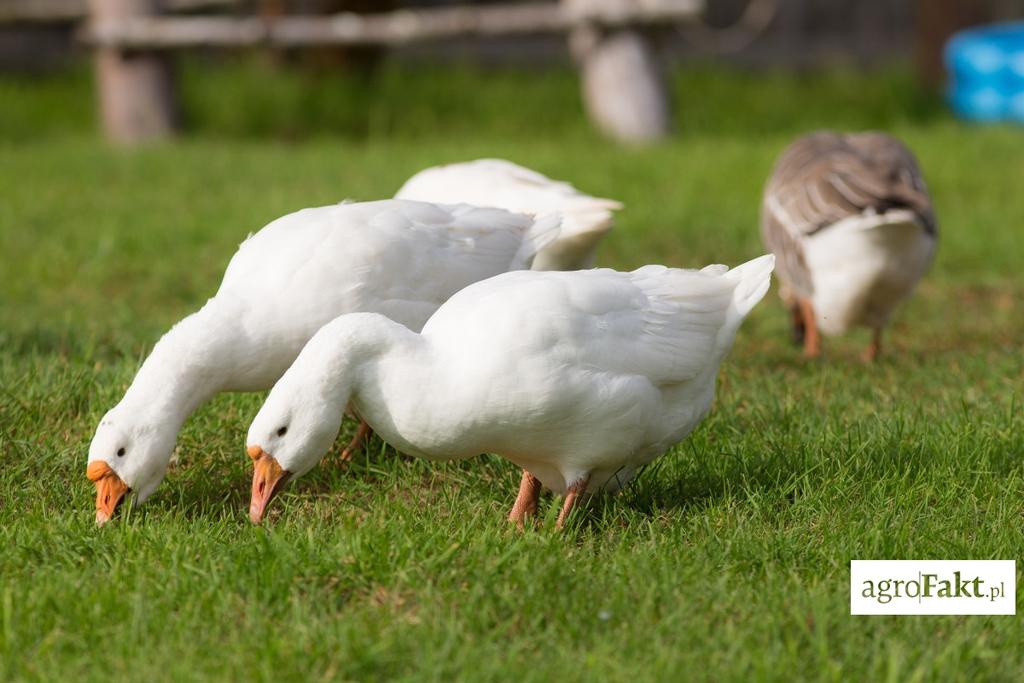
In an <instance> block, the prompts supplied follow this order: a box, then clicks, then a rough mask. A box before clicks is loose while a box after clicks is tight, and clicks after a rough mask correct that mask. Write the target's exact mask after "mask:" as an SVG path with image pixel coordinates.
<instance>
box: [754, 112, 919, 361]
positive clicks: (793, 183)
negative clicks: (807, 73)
mask: <svg viewBox="0 0 1024 683" xmlns="http://www.w3.org/2000/svg"><path fill="white" fill-rule="evenodd" d="M761 236H762V238H763V240H764V243H765V246H766V247H767V248H768V249H769V250H771V251H772V252H773V253H774V254H775V256H776V259H777V265H776V273H777V274H778V276H779V281H780V283H781V284H782V289H781V295H782V298H783V300H784V301H786V303H787V304H788V305H789V306H790V309H791V311H792V314H793V329H794V333H795V335H796V338H797V340H798V342H802V343H803V345H804V353H805V354H806V355H807V356H817V355H819V354H820V352H821V342H820V336H819V333H824V334H828V335H835V334H841V333H843V332H845V331H846V330H848V329H849V328H850V327H853V326H857V325H861V326H866V327H868V328H870V329H871V330H872V331H873V336H872V341H871V344H870V345H869V346H868V348H867V350H866V351H865V354H864V356H865V358H866V359H867V360H874V359H875V358H877V356H878V354H879V352H880V350H881V337H882V328H883V327H884V326H885V325H886V323H887V322H888V320H889V316H890V315H891V314H892V311H893V309H894V308H895V307H896V305H897V304H899V303H900V302H901V301H903V300H904V299H906V298H907V297H908V296H909V295H910V293H911V292H912V291H913V289H914V286H915V285H916V284H917V282H918V281H919V280H920V279H921V277H922V276H923V275H924V274H925V272H927V270H928V267H929V265H930V264H931V261H932V257H933V256H934V254H935V246H936V243H937V241H938V232H937V229H936V221H935V213H934V211H933V209H932V203H931V198H930V197H929V195H928V190H927V188H926V187H925V183H924V178H923V177H922V176H921V171H920V169H919V168H918V165H917V160H916V159H915V158H914V155H913V153H911V151H910V150H909V149H908V148H907V147H906V145H904V144H903V143H902V142H900V141H899V140H897V139H895V138H893V137H891V136H889V135H886V134H884V133H877V132H866V133H835V132H831V131H818V132H815V133H811V134H808V135H805V136H803V137H801V138H799V139H798V140H797V141H796V142H794V143H793V144H791V145H790V146H789V147H788V148H786V150H785V151H784V152H783V153H782V156H781V157H780V158H779V160H778V161H777V162H776V164H775V168H774V170H773V171H772V175H771V177H770V178H769V179H768V184H767V186H766V187H765V191H764V200H763V202H762V205H761Z"/></svg>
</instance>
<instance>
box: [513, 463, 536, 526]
mask: <svg viewBox="0 0 1024 683" xmlns="http://www.w3.org/2000/svg"><path fill="white" fill-rule="evenodd" d="M539 499H540V479H538V478H537V477H535V476H533V475H532V474H530V473H529V472H527V471H526V470H523V480H522V481H521V482H520V483H519V495H518V496H516V502H515V503H513V504H512V512H510V513H508V521H510V522H515V523H516V526H517V527H518V528H520V529H522V528H523V522H524V520H525V519H526V517H527V515H533V514H535V513H536V512H537V501H538V500H539Z"/></svg>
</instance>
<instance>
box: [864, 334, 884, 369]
mask: <svg viewBox="0 0 1024 683" xmlns="http://www.w3.org/2000/svg"><path fill="white" fill-rule="evenodd" d="M880 353H882V330H881V328H878V329H875V330H874V331H873V332H872V336H871V343H870V344H868V347H867V348H866V349H864V355H863V358H864V362H865V363H874V362H875V361H876V360H878V355H879V354H880Z"/></svg>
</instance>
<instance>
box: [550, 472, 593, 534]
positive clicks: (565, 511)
mask: <svg viewBox="0 0 1024 683" xmlns="http://www.w3.org/2000/svg"><path fill="white" fill-rule="evenodd" d="M589 481H590V475H587V476H585V477H583V478H582V479H580V480H579V481H577V482H576V483H575V484H573V485H572V486H570V487H569V490H568V492H567V493H566V494H565V502H564V503H562V511H561V512H559V513H558V521H557V522H555V527H556V528H558V529H561V528H562V527H564V526H565V520H566V519H568V518H569V513H571V512H572V509H573V508H574V507H576V501H577V500H578V499H579V497H580V494H581V493H583V492H584V491H586V490H587V482H589Z"/></svg>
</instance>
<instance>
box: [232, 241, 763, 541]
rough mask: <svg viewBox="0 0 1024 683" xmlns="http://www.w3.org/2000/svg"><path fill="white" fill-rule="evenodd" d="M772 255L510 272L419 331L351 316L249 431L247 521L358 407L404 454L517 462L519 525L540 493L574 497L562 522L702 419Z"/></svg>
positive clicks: (331, 331) (515, 514)
mask: <svg viewBox="0 0 1024 683" xmlns="http://www.w3.org/2000/svg"><path fill="white" fill-rule="evenodd" d="M774 262H775V257H774V256H772V255H770V254H769V255H767V256H762V257H760V258H757V259H754V260H753V261H750V262H749V263H746V264H744V265H742V266H739V267H738V268H735V269H733V270H728V269H727V268H726V267H725V266H708V267H707V268H705V269H703V270H701V271H692V270H677V269H671V268H666V267H664V266H646V267H644V268H640V269H639V270H636V271H633V272H631V273H620V272H616V271H614V270H604V269H602V270H588V271H576V272H534V271H530V272H525V271H524V272H518V273H507V274H504V275H499V276H496V277H493V278H491V279H489V280H485V281H483V282H479V283H477V284H475V285H471V286H470V287H467V288H466V289H464V290H462V291H461V292H459V293H458V294H456V295H455V296H454V297H452V298H451V299H450V300H449V301H448V302H447V303H446V304H444V305H443V306H441V308H440V309H438V311H437V313H435V314H434V315H433V316H432V317H431V318H430V320H429V321H428V322H427V324H426V325H425V326H424V327H423V331H422V333H419V334H417V333H416V332H413V331H411V330H409V329H408V328H407V327H404V326H402V325H400V324H398V323H396V322H394V321H391V320H388V319H387V318H385V317H384V316H381V315H375V314H365V313H359V314H352V315H344V316H341V317H339V318H338V319H337V320H335V321H333V322H331V323H330V324H328V325H327V326H325V327H324V328H323V329H322V330H320V331H319V332H318V333H317V334H316V335H315V336H314V337H313V338H312V339H311V340H310V342H309V343H308V344H307V345H306V347H305V348H304V349H303V350H302V353H300V354H299V357H298V358H297V359H296V361H295V364H294V365H292V367H291V368H289V370H288V372H286V373H285V374H284V376H283V377H282V378H281V379H280V381H278V383H277V384H276V385H275V386H274V388H273V389H272V390H271V392H270V395H269V397H268V398H267V401H266V403H264V405H263V407H262V408H261V409H260V411H259V413H258V414H257V416H256V419H255V420H254V421H253V423H252V425H251V426H250V428H249V436H248V447H247V450H248V453H249V455H250V457H252V458H253V461H254V474H253V486H252V502H251V505H250V509H249V514H250V517H251V519H252V520H253V522H257V523H258V522H259V521H260V520H261V519H262V517H263V515H264V512H265V510H266V506H267V504H268V503H269V502H270V500H271V499H272V498H273V496H274V494H275V493H276V492H277V491H278V490H279V489H280V487H281V485H282V484H283V483H284V482H285V481H287V480H288V479H289V478H291V477H298V476H301V475H303V474H305V473H306V472H307V471H309V470H310V469H311V468H312V467H313V466H314V465H315V464H316V463H317V461H319V460H320V458H321V457H322V456H323V455H324V453H326V452H327V450H328V449H329V448H330V445H331V443H332V442H333V441H334V439H335V437H336V436H337V434H338V429H339V426H340V424H341V419H342V413H343V412H344V410H345V406H346V405H348V404H349V402H350V401H351V403H352V404H353V405H354V406H355V407H356V409H357V410H358V412H359V414H360V415H361V416H362V417H363V418H364V419H366V420H367V422H369V423H370V424H371V425H372V426H373V428H374V429H375V430H376V431H377V432H378V433H379V434H380V435H381V436H382V437H383V438H384V440H385V441H387V442H388V443H390V444H392V445H393V446H395V447H396V448H398V449H399V450H401V451H405V452H407V453H411V454H414V455H418V456H422V457H425V458H431V459H438V460H441V459H453V458H458V459H461V458H470V457H473V456H475V455H478V454H480V453H484V452H491V453H497V454H499V455H501V456H503V457H505V458H507V459H509V460H511V461H512V462H514V463H516V464H517V465H519V466H520V467H522V468H523V480H522V485H521V488H520V491H519V496H518V498H517V500H516V502H515V505H514V506H513V508H512V512H511V514H510V516H509V517H510V519H512V520H514V521H516V522H517V523H520V524H521V523H522V521H523V519H524V517H525V515H527V514H531V513H532V512H533V511H535V509H536V507H537V496H538V494H539V492H540V487H541V485H543V486H546V487H548V488H550V489H552V490H553V491H555V492H556V493H562V494H566V499H565V502H564V505H563V508H562V512H561V514H560V515H559V521H558V523H559V525H561V524H562V523H563V522H564V520H565V517H566V515H567V514H568V513H569V511H570V510H571V509H572V506H573V503H574V501H575V500H576V497H577V495H578V494H580V493H582V492H584V491H590V492H594V491H598V490H610V491H613V490H616V489H618V488H619V487H620V486H622V485H623V484H624V483H625V482H627V481H628V480H629V479H630V477H631V476H632V475H633V473H634V471H635V470H636V469H637V468H638V467H640V466H642V465H644V464H646V463H649V462H651V461H652V460H653V459H655V458H656V457H658V456H659V455H661V454H662V453H664V452H665V451H666V450H667V449H668V448H670V447H671V446H672V445H673V444H676V443H678V442H679V441H680V440H682V439H683V438H684V437H685V436H686V435H687V434H689V433H690V432H691V431H692V430H693V428H694V427H695V426H696V425H697V424H698V423H699V422H700V420H701V419H703V417H704V416H705V415H706V414H707V412H708V410H709V409H710V407H711V402H712V399H713V398H714V394H715V380H716V377H717V375H718V366H719V363H720V362H721V361H722V359H723V357H724V356H725V354H726V353H727V352H728V351H729V349H730V348H731V347H732V343H733V340H734V338H735V335H736V331H737V329H738V328H739V325H740V323H741V322H742V321H743V319H744V317H746V315H747V314H748V313H749V312H750V310H751V309H752V308H753V307H754V305H755V304H756V303H757V302H758V301H760V300H761V299H762V298H763V297H764V295H765V292H767V291H768V287H769V284H770V279H771V272H772V268H773V267H774Z"/></svg>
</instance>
